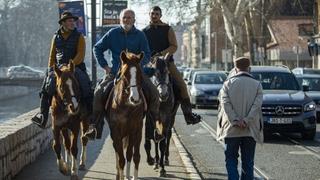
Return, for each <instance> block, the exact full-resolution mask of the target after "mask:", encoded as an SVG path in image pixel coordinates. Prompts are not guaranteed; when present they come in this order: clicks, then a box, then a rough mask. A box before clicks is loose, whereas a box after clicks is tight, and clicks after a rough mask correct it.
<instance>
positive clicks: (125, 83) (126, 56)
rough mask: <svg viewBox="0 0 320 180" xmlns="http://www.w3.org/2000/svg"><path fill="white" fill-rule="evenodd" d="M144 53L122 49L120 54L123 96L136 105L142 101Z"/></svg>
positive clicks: (129, 102)
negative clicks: (134, 52) (141, 62)
mask: <svg viewBox="0 0 320 180" xmlns="http://www.w3.org/2000/svg"><path fill="white" fill-rule="evenodd" d="M143 56H144V53H143V52H142V53H140V54H138V55H136V54H133V53H129V52H124V51H122V52H121V54H120V59H121V67H120V81H121V83H122V91H123V95H122V98H126V101H127V103H128V104H130V105H133V106H136V105H138V104H140V103H142V97H141V95H140V93H139V92H140V91H141V82H142V70H141V66H140V61H141V60H142V59H143Z"/></svg>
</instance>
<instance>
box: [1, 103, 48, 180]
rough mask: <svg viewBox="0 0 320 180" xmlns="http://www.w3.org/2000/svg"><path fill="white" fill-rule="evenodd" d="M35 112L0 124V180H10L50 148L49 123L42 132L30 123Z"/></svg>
mask: <svg viewBox="0 0 320 180" xmlns="http://www.w3.org/2000/svg"><path fill="white" fill-rule="evenodd" d="M37 111H38V109H37V110H33V111H30V112H28V113H26V114H23V115H21V116H19V117H17V118H14V119H12V120H10V121H7V122H5V123H2V124H0V179H2V180H10V179H12V178H13V177H14V176H15V175H17V174H18V173H19V172H20V171H21V170H22V169H23V167H25V166H26V165H28V164H30V163H32V162H33V161H35V160H36V159H37V157H38V156H39V155H40V154H41V153H43V152H44V151H45V150H46V149H47V148H48V147H50V146H51V141H52V131H51V128H50V127H49V124H50V123H48V126H47V128H46V129H44V130H42V129H40V128H39V127H37V126H36V125H34V124H32V123H31V121H30V119H31V117H32V116H33V115H34V114H35V113H36V112H37ZM49 122H50V121H49Z"/></svg>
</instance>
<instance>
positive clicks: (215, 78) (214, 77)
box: [194, 74, 226, 84]
mask: <svg viewBox="0 0 320 180" xmlns="http://www.w3.org/2000/svg"><path fill="white" fill-rule="evenodd" d="M225 79H226V76H225V75H224V74H197V75H196V77H195V80H194V83H195V84H223V82H224V80H225Z"/></svg>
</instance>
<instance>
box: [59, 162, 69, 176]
mask: <svg viewBox="0 0 320 180" xmlns="http://www.w3.org/2000/svg"><path fill="white" fill-rule="evenodd" d="M59 171H60V172H61V173H62V174H63V175H65V176H69V175H70V168H69V166H68V164H67V163H66V162H63V163H62V164H61V166H60V167H59Z"/></svg>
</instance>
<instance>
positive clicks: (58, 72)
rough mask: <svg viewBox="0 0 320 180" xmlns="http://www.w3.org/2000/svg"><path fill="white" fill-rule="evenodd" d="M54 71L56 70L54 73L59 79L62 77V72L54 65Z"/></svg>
mask: <svg viewBox="0 0 320 180" xmlns="http://www.w3.org/2000/svg"><path fill="white" fill-rule="evenodd" d="M53 70H54V73H55V74H56V76H57V77H60V76H61V73H62V72H61V70H60V69H59V67H58V66H57V65H56V64H54V65H53Z"/></svg>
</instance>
